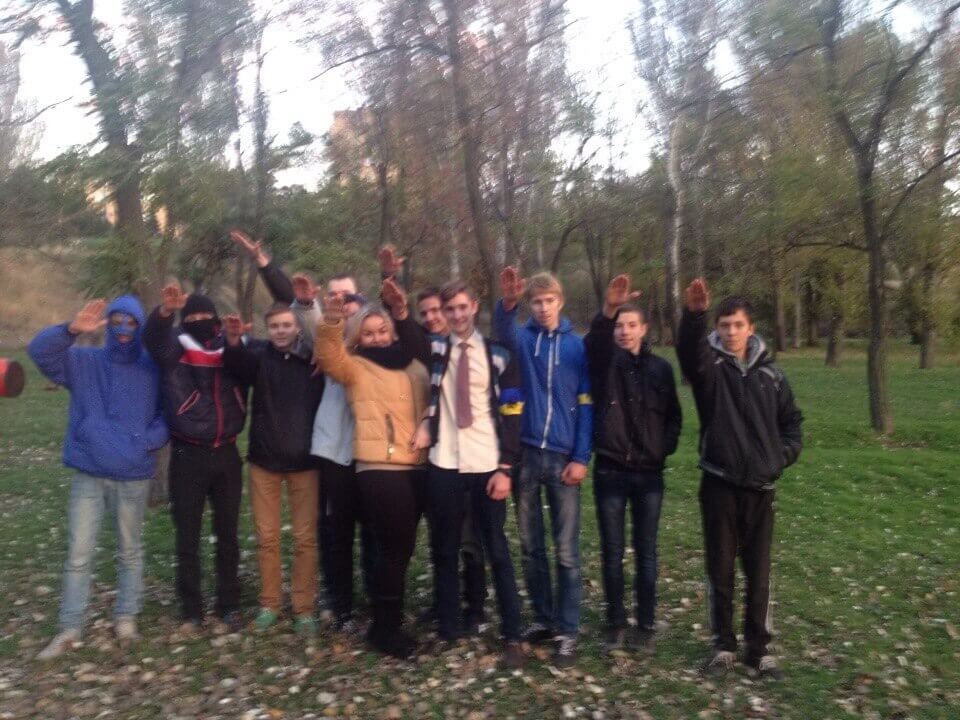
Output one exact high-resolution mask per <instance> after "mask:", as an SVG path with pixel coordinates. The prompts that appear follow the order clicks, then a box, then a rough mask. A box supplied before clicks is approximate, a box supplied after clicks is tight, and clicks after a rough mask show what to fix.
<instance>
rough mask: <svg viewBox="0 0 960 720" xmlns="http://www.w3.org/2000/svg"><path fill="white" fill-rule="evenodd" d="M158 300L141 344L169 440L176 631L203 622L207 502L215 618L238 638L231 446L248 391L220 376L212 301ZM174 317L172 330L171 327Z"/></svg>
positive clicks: (237, 486)
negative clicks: (157, 383) (155, 374)
mask: <svg viewBox="0 0 960 720" xmlns="http://www.w3.org/2000/svg"><path fill="white" fill-rule="evenodd" d="M161 298H162V302H161V304H160V305H159V306H158V307H157V308H156V309H154V311H153V312H152V313H151V314H150V317H149V318H147V324H146V326H145V327H144V329H143V342H144V345H146V347H147V350H148V351H149V352H150V354H151V355H152V356H153V359H154V361H155V362H156V363H157V365H159V366H160V372H161V393H162V396H163V406H164V414H165V415H166V418H167V423H168V425H169V426H170V435H171V438H172V443H171V446H172V447H171V453H170V499H171V501H172V505H173V524H174V527H175V528H176V548H177V550H176V552H177V581H176V582H177V595H178V596H179V598H180V610H181V615H182V620H183V623H184V624H183V625H182V626H181V631H182V632H184V633H193V632H195V631H196V630H197V629H198V628H199V627H200V625H201V623H202V622H203V615H204V607H203V593H202V590H201V582H200V530H201V526H202V524H203V509H204V506H205V505H206V503H207V499H208V498H209V500H210V505H211V506H212V508H213V532H214V535H216V538H217V551H216V573H217V602H216V613H217V615H218V616H219V617H220V619H221V620H223V621H224V622H225V623H226V624H227V625H228V626H229V627H230V628H231V629H234V630H237V629H239V628H240V625H241V622H240V612H239V609H240V580H239V579H238V576H237V570H238V566H239V563H240V545H239V543H238V540H237V523H238V521H239V517H240V498H241V494H242V490H243V482H242V479H241V470H242V467H243V462H242V461H241V460H240V454H239V453H238V452H237V444H236V440H237V435H239V434H240V433H241V432H242V431H243V425H244V423H245V422H246V418H247V407H246V398H247V386H246V385H244V384H243V383H238V382H235V381H234V380H233V378H232V377H231V376H229V375H227V374H226V373H224V372H223V339H222V337H221V334H220V318H219V317H218V316H217V310H216V307H215V306H214V304H213V301H211V300H210V299H209V298H207V297H205V296H203V295H190V296H189V297H187V296H186V295H184V293H183V291H181V289H180V286H179V285H177V284H175V283H174V284H171V285H168V286H167V287H165V288H163V290H162V291H161ZM178 310H179V311H180V315H181V323H180V329H179V330H177V329H175V328H174V326H173V323H174V316H175V314H176V312H177V311H178Z"/></svg>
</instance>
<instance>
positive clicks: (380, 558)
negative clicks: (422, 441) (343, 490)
mask: <svg viewBox="0 0 960 720" xmlns="http://www.w3.org/2000/svg"><path fill="white" fill-rule="evenodd" d="M422 472H423V471H422V470H413V469H410V470H363V471H361V472H358V473H357V486H358V488H359V490H360V501H361V503H362V504H363V517H364V520H365V521H366V522H367V523H369V525H370V529H371V530H372V532H373V542H374V548H375V549H376V562H375V564H374V572H373V594H372V596H371V599H372V600H373V621H374V626H375V627H376V628H377V629H378V630H381V631H383V630H386V631H390V630H395V629H396V628H399V627H400V624H401V623H402V621H403V595H404V592H405V590H406V578H407V566H409V564H410V558H411V557H412V556H413V548H414V545H415V543H416V540H417V487H416V485H417V482H418V477H417V476H418V475H420V474H422Z"/></svg>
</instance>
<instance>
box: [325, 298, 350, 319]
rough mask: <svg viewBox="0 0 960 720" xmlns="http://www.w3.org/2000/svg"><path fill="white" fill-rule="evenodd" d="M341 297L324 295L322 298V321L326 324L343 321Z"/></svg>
mask: <svg viewBox="0 0 960 720" xmlns="http://www.w3.org/2000/svg"><path fill="white" fill-rule="evenodd" d="M344 316H345V313H344V312H343V296H341V295H324V296H323V319H324V321H325V322H328V323H331V324H332V323H336V322H340V321H341V320H343V318H344Z"/></svg>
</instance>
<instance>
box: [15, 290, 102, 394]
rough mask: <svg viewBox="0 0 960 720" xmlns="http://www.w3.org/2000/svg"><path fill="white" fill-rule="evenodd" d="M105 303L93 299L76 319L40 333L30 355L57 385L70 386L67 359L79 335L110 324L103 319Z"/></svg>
mask: <svg viewBox="0 0 960 720" xmlns="http://www.w3.org/2000/svg"><path fill="white" fill-rule="evenodd" d="M106 308H107V301H106V300H91V301H90V302H88V303H87V304H86V305H84V306H83V308H81V310H80V311H79V312H78V313H77V314H76V316H75V317H74V318H73V320H72V321H71V322H69V323H63V324H62V325H51V326H50V327H48V328H45V329H43V330H41V331H40V332H39V333H37V335H36V337H34V338H33V340H31V341H30V345H29V347H28V348H27V352H28V353H29V354H30V359H31V360H33V362H34V364H35V365H36V366H37V367H38V368H39V370H40V372H42V373H43V374H44V376H45V377H46V378H47V379H48V380H50V381H51V382H55V383H56V384H57V385H63V386H64V387H66V388H69V387H70V371H69V369H68V366H69V362H68V356H69V353H70V348H71V346H72V345H73V343H74V341H76V339H77V335H80V334H81V333H89V332H96V331H97V330H99V329H100V328H102V327H103V326H104V325H106V324H107V320H106V318H105V317H104V316H103V313H104V310H106Z"/></svg>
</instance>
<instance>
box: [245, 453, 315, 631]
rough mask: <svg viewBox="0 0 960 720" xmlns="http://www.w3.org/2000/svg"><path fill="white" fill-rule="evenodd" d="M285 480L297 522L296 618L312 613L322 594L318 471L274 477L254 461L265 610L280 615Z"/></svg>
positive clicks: (254, 502) (255, 518) (253, 486)
mask: <svg viewBox="0 0 960 720" xmlns="http://www.w3.org/2000/svg"><path fill="white" fill-rule="evenodd" d="M284 481H286V483H287V502H288V504H289V505H290V514H291V516H292V518H293V578H292V582H291V585H292V593H291V600H292V603H293V614H294V615H312V614H313V611H314V602H315V601H316V596H317V497H318V495H319V493H320V490H319V479H318V473H317V471H316V470H305V471H303V472H294V473H275V472H270V471H269V470H264V469H263V468H262V467H258V466H257V465H254V464H253V463H250V497H251V503H252V505H253V522H254V525H255V526H256V529H257V562H258V563H259V565H260V606H261V607H265V608H270V609H271V610H273V611H274V612H277V613H278V612H280V606H281V597H280V596H281V593H280V584H281V580H280V523H281V520H280V494H281V485H282V484H283V483H284Z"/></svg>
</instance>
